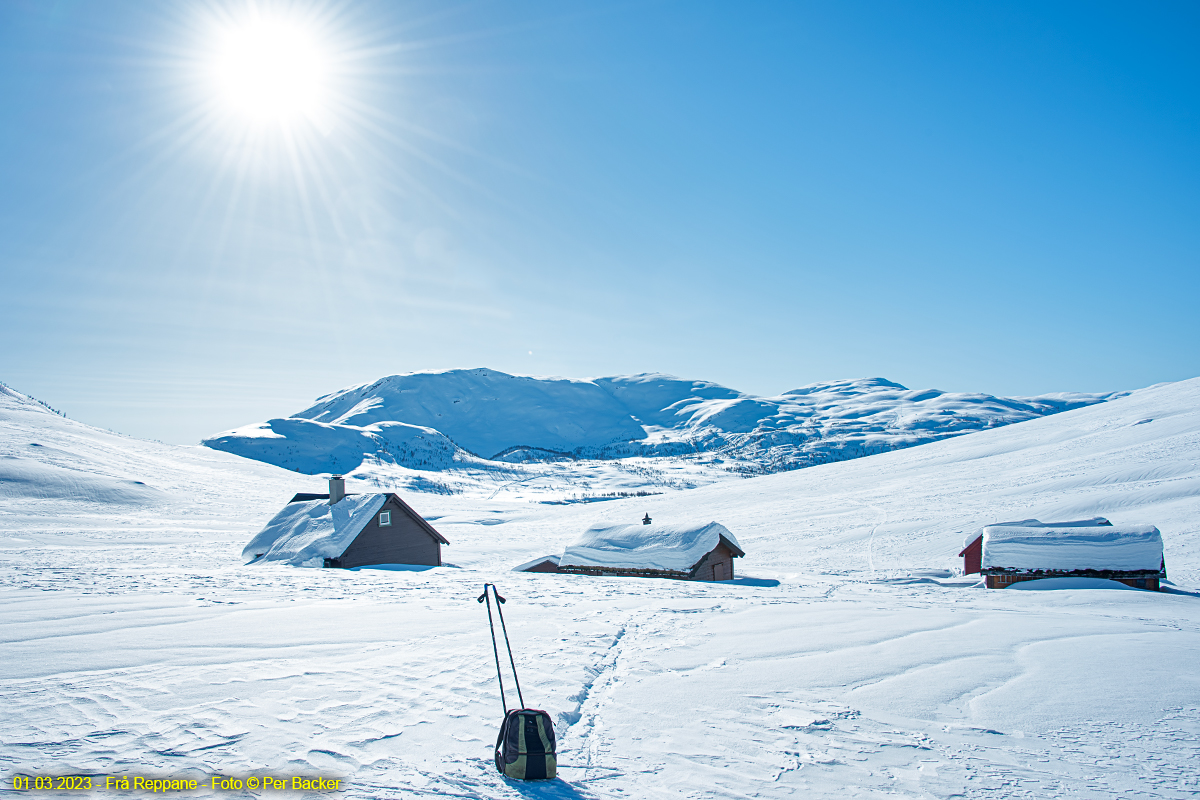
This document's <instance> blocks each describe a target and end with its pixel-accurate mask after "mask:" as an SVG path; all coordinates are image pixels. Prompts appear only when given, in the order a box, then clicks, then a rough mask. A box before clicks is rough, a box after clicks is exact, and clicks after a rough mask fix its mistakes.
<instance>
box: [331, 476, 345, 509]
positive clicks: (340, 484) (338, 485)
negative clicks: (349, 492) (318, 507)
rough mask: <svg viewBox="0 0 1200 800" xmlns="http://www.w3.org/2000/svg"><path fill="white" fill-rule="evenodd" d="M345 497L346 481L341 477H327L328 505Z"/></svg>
mask: <svg viewBox="0 0 1200 800" xmlns="http://www.w3.org/2000/svg"><path fill="white" fill-rule="evenodd" d="M345 496H346V479H345V478H343V477H342V476H341V475H331V476H329V505H333V504H334V503H336V502H338V501H339V500H341V499H342V498H343V497H345Z"/></svg>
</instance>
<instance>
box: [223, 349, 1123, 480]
mask: <svg viewBox="0 0 1200 800" xmlns="http://www.w3.org/2000/svg"><path fill="white" fill-rule="evenodd" d="M1119 396H1122V394H1121V393H1113V394H1075V393H1064V394H1053V395H1043V396H1040V397H1023V398H1001V397H993V396H991V395H987V394H962V393H948V392H941V391H937V390H926V391H912V390H909V389H907V388H906V387H904V386H901V385H900V384H898V383H893V382H891V381H887V380H883V379H882V378H867V379H862V380H848V381H835V382H831V383H818V384H812V385H809V386H804V387H801V388H799V389H793V390H792V391H789V392H784V393H783V394H781V395H779V396H777V397H758V396H755V395H750V394H746V393H744V392H739V391H736V390H734V389H730V388H728V387H725V386H721V385H719V384H716V383H711V382H708V381H692V380H683V379H680V378H676V377H673V376H670V375H662V374H657V373H655V374H640V375H625V376H618V377H608V378H595V379H592V380H571V379H565V378H533V377H524V376H517V375H508V374H506V373H503V372H497V371H496V370H490V369H471V370H446V371H441V372H416V373H408V374H404V375H391V376H388V377H386V378H381V379H380V380H377V381H375V382H374V383H371V384H364V385H361V386H352V387H349V388H347V389H342V390H341V391H338V392H334V393H333V394H330V395H326V396H325V397H322V398H319V399H318V400H317V402H316V403H314V404H313V405H312V406H310V407H309V408H306V409H304V410H303V411H300V412H297V413H295V414H293V415H291V416H290V417H283V418H277V419H271V420H268V421H266V422H263V423H258V424H254V425H247V426H245V427H242V428H237V429H235V430H231V431H226V432H224V433H220V434H217V435H215V436H213V437H210V438H208V439H205V440H204V441H203V444H205V445H207V446H208V447H212V448H214V449H218V450H226V451H228V452H231V453H237V454H238V455H243V456H246V457H248V458H253V459H257V460H260V461H265V462H267V463H270V464H275V465H278V466H282V467H285V468H287V469H292V470H295V471H298V472H303V473H307V474H316V473H321V472H343V473H350V472H353V471H355V470H359V469H360V467H362V466H363V464H364V461H365V462H367V466H366V467H365V468H363V469H361V470H360V472H361V473H362V474H368V473H370V472H371V471H372V470H376V471H377V470H378V468H379V467H380V466H382V465H398V466H401V467H405V468H409V469H416V470H451V469H455V468H477V469H482V468H487V464H486V463H485V462H492V463H494V462H504V463H512V464H517V463H545V462H554V461H562V460H575V459H597V460H612V459H624V458H631V457H638V458H659V457H674V458H680V457H686V458H690V459H693V460H696V461H698V462H700V463H702V464H708V465H714V464H716V465H720V466H721V468H722V469H724V470H728V471H733V472H738V473H742V474H762V473H771V472H779V471H785V470H791V469H796V468H799V467H807V466H811V465H813V464H819V463H827V462H831V461H842V460H846V459H849V458H856V457H859V456H862V455H869V454H872V453H879V452H885V451H889V450H896V449H901V448H905V447H911V446H913V445H917V444H924V443H926V442H931V441H936V440H938V439H944V438H947V437H950V436H957V435H960V434H962V433H966V432H969V431H975V430H984V429H988V428H994V427H999V426H1002V425H1008V424H1011V423H1014V422H1022V421H1025V420H1029V419H1034V418H1037V417H1042V416H1046V415H1048V414H1055V413H1059V412H1061V411H1066V410H1070V409H1073V408H1080V407H1083V406H1087V405H1092V404H1095V403H1099V402H1103V401H1106V400H1110V399H1112V398H1114V397H1119Z"/></svg>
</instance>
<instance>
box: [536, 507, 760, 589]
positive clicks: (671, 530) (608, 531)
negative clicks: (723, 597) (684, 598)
mask: <svg viewBox="0 0 1200 800" xmlns="http://www.w3.org/2000/svg"><path fill="white" fill-rule="evenodd" d="M745 555H746V554H745V552H744V551H743V550H742V548H741V546H740V545H739V544H738V541H737V538H736V537H735V536H734V535H733V533H731V532H730V531H729V529H728V528H726V527H725V526H724V525H721V524H720V523H717V522H708V523H703V524H695V523H683V524H657V523H647V522H645V521H644V520H643V522H642V523H641V524H637V525H611V526H596V527H592V528H589V529H588V530H586V531H584V533H583V535H582V536H581V537H580V538H579V540H578V541H576V542H575V543H574V544H572V545H571V546H570V547H568V548H567V549H566V550H565V551H563V554H562V555H561V556H560V557H558V559H557V563H556V564H554V568H553V569H551V568H550V562H549V559H552V558H553V556H546V557H543V558H541V559H534V560H533V561H531V562H528V564H524V565H522V566H523V567H526V569H525V570H523V571H526V572H558V573H560V574H573V575H607V576H631V577H639V578H673V579H676V580H685V581H728V580H733V577H734V569H733V559H735V558H741V557H743V556H745Z"/></svg>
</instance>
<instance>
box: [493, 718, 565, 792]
mask: <svg viewBox="0 0 1200 800" xmlns="http://www.w3.org/2000/svg"><path fill="white" fill-rule="evenodd" d="M554 748H555V742H554V723H552V722H551V721H550V715H549V714H547V713H546V712H545V711H541V710H539V709H536V708H522V709H520V710H517V709H513V710H512V711H509V712H508V713H507V714H505V715H504V722H502V723H501V724H500V735H499V736H497V737H496V769H498V770H500V772H501V773H503V774H504V776H505V777H506V778H517V779H519V780H526V781H528V780H537V779H544V780H549V779H552V778H554V776H555V774H556V773H557V771H558V759H557V758H556V757H555V752H554Z"/></svg>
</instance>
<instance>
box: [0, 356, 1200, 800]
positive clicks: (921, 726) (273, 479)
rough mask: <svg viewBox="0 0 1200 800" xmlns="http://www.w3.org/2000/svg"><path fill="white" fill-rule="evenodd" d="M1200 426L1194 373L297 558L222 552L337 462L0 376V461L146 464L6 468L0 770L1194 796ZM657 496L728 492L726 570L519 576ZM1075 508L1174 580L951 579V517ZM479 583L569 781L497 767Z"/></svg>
mask: <svg viewBox="0 0 1200 800" xmlns="http://www.w3.org/2000/svg"><path fill="white" fill-rule="evenodd" d="M35 445H37V446H35ZM1197 453H1200V380H1193V381H1186V382H1183V383H1178V384H1170V385H1164V386H1158V387H1153V388H1151V389H1146V390H1142V391H1138V392H1134V393H1132V394H1131V395H1130V396H1128V397H1124V398H1120V399H1117V400H1114V401H1112V402H1111V403H1104V404H1101V405H1096V406H1092V407H1089V408H1082V409H1078V410H1075V411H1070V412H1067V413H1064V414H1059V415H1054V416H1050V417H1047V418H1044V419H1035V420H1032V421H1030V422H1027V423H1025V424H1022V425H1014V426H1008V427H1003V428H998V429H994V430H988V431H983V432H979V433H972V434H968V435H965V436H961V437H957V438H953V439H948V440H945V441H940V442H934V443H932V444H929V445H927V446H924V447H920V448H912V449H907V450H901V451H897V452H890V453H885V454H883V455H878V456H872V457H868V458H861V459H856V460H853V461H847V462H842V463H836V464H826V465H821V466H817V467H814V468H812V469H805V470H800V471H795V472H788V473H783V474H776V475H768V476H764V477H758V478H754V479H752V480H734V481H727V482H725V483H720V484H713V485H709V486H705V487H700V488H697V489H694V490H692V491H688V492H681V491H666V492H664V493H663V494H661V495H656V496H652V497H637V498H628V499H615V500H613V501H612V502H607V503H602V504H599V505H544V504H537V503H529V502H526V501H520V502H514V501H509V500H503V499H487V498H484V497H480V496H463V495H458V496H446V495H433V494H429V495H415V496H412V495H410V496H408V497H407V498H406V499H408V500H409V501H410V503H411V504H412V505H413V506H414V507H415V509H416V510H417V511H418V512H419V513H421V514H423V515H424V516H426V517H427V518H429V519H431V520H436V522H435V524H436V525H437V528H438V530H439V531H440V532H442V533H443V534H444V535H445V536H446V538H447V539H449V540H450V541H451V542H452V544H453V550H452V553H453V558H454V565H446V566H443V567H435V568H427V569H422V570H420V571H417V570H415V569H404V568H401V567H396V566H393V567H392V568H389V569H362V570H335V569H304V568H298V567H292V566H287V565H284V564H266V565H253V566H244V565H243V564H242V559H241V552H242V548H243V547H244V546H245V545H246V543H247V542H248V541H250V539H251V538H252V537H253V536H254V535H255V534H256V533H257V532H258V531H260V530H262V528H263V526H264V525H265V524H266V523H267V521H268V520H270V519H271V518H272V517H273V516H274V515H275V514H276V513H277V512H279V510H280V509H281V508H283V507H284V504H285V503H286V501H287V499H288V498H290V497H291V495H292V494H293V493H294V492H297V491H320V490H321V487H322V485H323V482H322V481H320V480H318V479H315V478H311V477H305V476H300V475H297V474H295V473H290V472H286V471H284V470H282V469H278V468H275V467H271V466H268V465H265V464H261V463H258V462H253V461H248V460H246V459H241V458H238V457H235V456H232V455H229V454H226V453H218V452H214V451H212V450H209V449H207V448H200V447H194V448H180V447H171V446H168V445H161V444H156V443H152V442H141V441H138V440H136V439H131V438H129V437H123V436H119V435H116V434H111V433H107V432H103V431H97V430H96V429H94V428H89V427H88V426H86V425H82V424H80V423H78V422H73V421H71V420H64V419H61V418H59V417H56V416H54V415H52V414H48V413H46V412H45V411H44V410H38V409H35V408H33V407H32V406H31V405H22V404H21V403H20V402H15V401H14V402H7V401H5V400H4V398H0V455H5V456H14V455H18V454H20V457H21V458H26V459H29V460H32V461H36V462H38V463H39V464H44V465H53V466H55V467H57V468H59V469H69V470H73V471H75V472H79V473H81V474H88V475H97V476H103V477H106V478H109V479H112V480H113V481H142V482H143V483H144V484H145V485H146V486H148V487H150V488H152V489H154V490H155V491H156V492H159V493H160V494H158V495H155V497H154V498H153V499H148V500H146V501H144V502H140V503H130V502H126V501H127V500H128V499H129V498H125V500H126V501H122V502H107V501H104V500H102V499H95V498H91V497H87V496H79V497H72V496H65V497H63V496H54V497H32V496H29V495H28V494H27V493H19V494H18V493H12V494H0V704H2V705H3V708H4V711H5V713H4V714H0V772H3V774H4V775H5V776H6V779H7V778H10V777H11V776H12V775H14V774H22V775H64V774H90V775H129V776H135V775H141V776H150V777H197V778H202V779H203V778H205V777H206V776H211V775H213V774H220V775H230V776H239V777H246V776H250V775H263V774H272V775H276V776H291V775H310V776H311V775H322V776H326V777H338V778H341V779H342V787H343V791H341V792H340V793H339V796H343V797H346V798H355V799H357V798H383V797H460V798H473V799H474V800H481V799H482V798H488V799H489V800H490V799H491V798H498V799H500V800H518V798H530V797H545V798H569V799H572V800H579V798H584V799H586V800H610V799H615V798H646V799H647V800H658V799H659V798H662V799H663V800H665V799H666V798H679V797H694V798H701V797H705V798H707V797H715V798H760V799H765V800H774V799H775V798H793V797H811V798H818V799H820V800H825V799H826V798H830V799H832V798H838V800H841V798H847V797H864V798H869V797H889V798H906V799H908V800H917V799H918V798H922V799H926V798H937V799H938V800H942V799H943V798H945V799H948V798H990V797H1002V798H1009V797H1033V798H1067V799H1069V800H1116V799H1117V798H1121V799H1122V800H1124V798H1129V797H1153V798H1168V799H1170V800H1174V799H1176V798H1178V799H1179V800H1183V799H1184V798H1189V799H1190V798H1195V797H1196V796H1197V795H1198V794H1200V775H1198V773H1197V771H1196V769H1195V766H1194V765H1195V764H1196V763H1197V762H1198V761H1200V685H1198V684H1197V681H1196V678H1195V674H1196V673H1195V664H1196V663H1197V660H1198V659H1200V523H1198V520H1200V460H1198V459H1197ZM579 468H580V469H584V468H583V467H579ZM587 469H591V467H587ZM370 488H371V487H370V486H369V485H365V484H364V482H363V481H355V480H351V481H349V482H348V486H347V489H348V490H349V491H351V492H363V491H370ZM645 513H649V514H651V516H652V518H653V519H654V520H655V523H656V524H658V523H662V524H674V523H677V522H678V523H686V522H699V523H703V522H705V521H707V520H720V521H721V523H722V524H724V525H725V526H727V527H728V528H729V530H730V531H731V533H732V534H733V535H735V536H736V537H737V541H738V542H739V544H740V546H741V547H742V548H743V549H744V550H745V551H746V556H745V558H743V559H740V560H739V562H738V572H739V574H740V575H741V576H742V577H739V578H738V579H737V580H735V581H727V582H721V583H693V582H685V581H671V580H656V579H642V578H589V577H584V576H574V575H554V574H541V575H539V574H528V573H512V572H510V571H509V569H510V568H511V567H512V566H514V565H516V564H520V563H522V562H525V561H528V560H529V559H530V558H533V557H535V556H540V555H543V554H545V553H556V552H561V551H562V549H563V548H564V547H565V546H566V545H568V544H570V542H571V541H572V540H574V539H575V538H577V537H578V536H579V535H580V534H581V533H582V532H583V531H585V530H587V529H588V528H589V527H592V526H603V527H606V526H613V525H619V524H631V523H636V522H637V520H639V519H640V518H641V517H642V516H643V514H645ZM1094 516H1103V517H1105V518H1107V519H1109V520H1111V521H1112V523H1113V527H1114V528H1117V529H1122V528H1123V526H1128V525H1132V524H1136V523H1149V524H1154V525H1156V526H1157V528H1158V529H1159V530H1160V531H1161V535H1162V539H1163V544H1164V550H1165V556H1166V563H1167V571H1168V574H1169V575H1170V578H1171V581H1172V582H1173V583H1171V584H1168V589H1169V591H1167V592H1163V593H1154V592H1145V591H1139V590H1135V589H1126V590H1121V591H1097V590H1091V589H1078V590H1077V589H1057V590H1049V591H1029V590H1025V587H1023V588H1022V590H1008V589H1006V590H985V589H983V588H980V587H979V586H978V584H977V582H976V580H975V578H974V577H973V576H972V577H970V578H961V577H957V576H955V574H954V568H955V567H956V566H957V565H958V564H959V563H960V562H959V560H958V559H957V558H956V557H955V556H956V554H957V553H958V551H959V549H960V548H961V545H962V537H963V534H964V533H965V532H967V531H975V530H978V529H979V528H980V527H981V526H984V525H987V524H989V523H995V522H1000V521H1004V520H1029V519H1033V518H1036V519H1041V520H1084V519H1087V518H1088V517H1094ZM484 582H496V583H499V584H500V589H501V592H502V594H504V595H505V596H506V597H507V598H508V603H507V604H506V605H505V608H504V614H505V619H506V621H507V623H508V626H509V633H510V635H511V637H512V641H513V646H514V650H515V653H516V663H517V667H518V668H519V669H520V675H521V686H522V690H523V692H524V698H525V700H526V702H527V703H529V704H530V705H533V706H535V707H539V708H545V709H547V710H548V711H549V712H550V714H551V715H552V717H553V718H554V720H555V724H556V732H557V734H558V739H559V743H560V750H559V755H560V765H561V766H560V771H559V780H557V781H554V782H551V783H548V784H530V785H526V784H520V783H518V782H508V781H505V780H504V779H503V778H501V777H500V776H499V775H498V774H497V773H496V771H495V767H494V766H493V765H492V762H491V748H492V745H493V743H494V741H495V734H496V730H497V726H498V723H499V721H500V718H501V707H500V697H499V693H498V692H497V688H496V677H495V673H494V672H493V671H492V669H493V665H492V658H493V656H492V651H491V643H490V641H489V638H488V633H487V630H488V628H487V617H486V612H485V610H484V609H483V607H482V606H481V605H480V604H478V603H477V602H476V601H475V598H476V597H478V595H479V591H480V587H481V584H483V583H484ZM1076 585H1078V584H1076ZM94 794H95V796H102V793H94ZM236 796H241V795H238V794H237V793H230V794H229V797H236ZM247 796H248V795H247ZM297 796H299V795H297Z"/></svg>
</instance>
